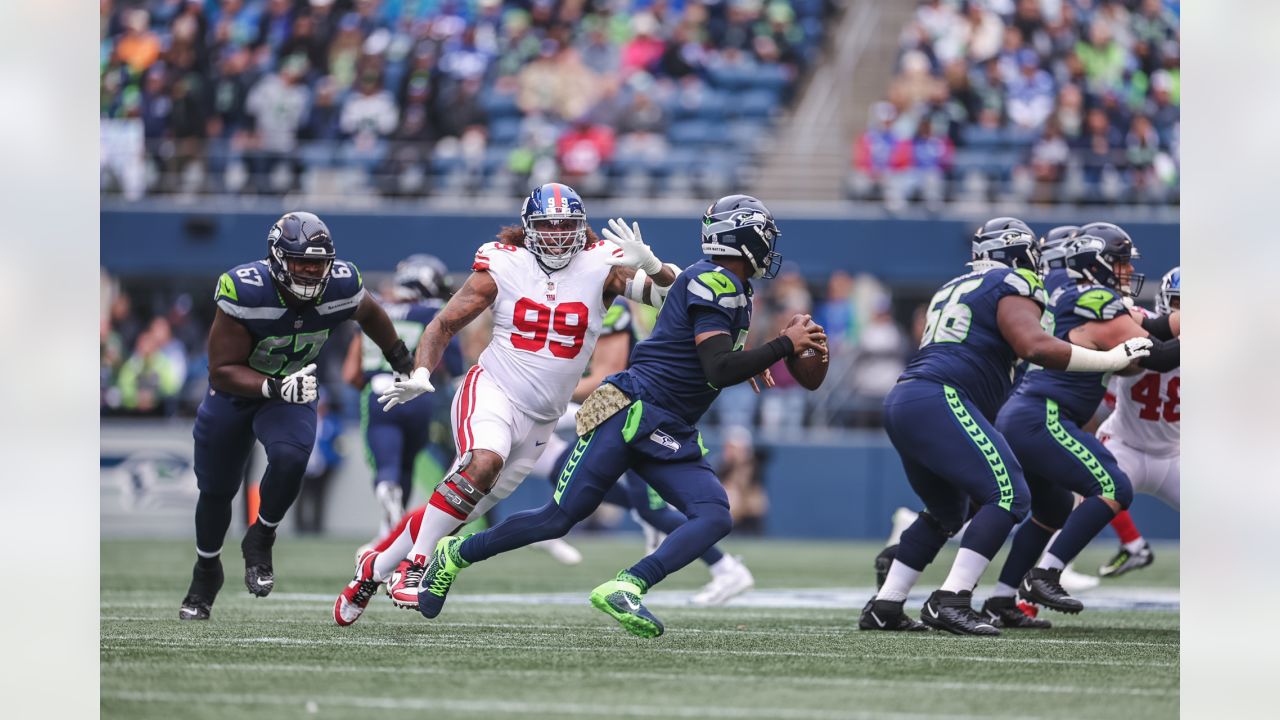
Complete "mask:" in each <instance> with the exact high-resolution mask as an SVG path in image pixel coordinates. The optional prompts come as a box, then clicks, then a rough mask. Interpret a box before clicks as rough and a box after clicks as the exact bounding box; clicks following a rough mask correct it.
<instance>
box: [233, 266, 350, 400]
mask: <svg viewBox="0 0 1280 720" xmlns="http://www.w3.org/2000/svg"><path fill="white" fill-rule="evenodd" d="M364 295H365V289H364V283H363V281H362V280H361V278H360V271H359V270H358V269H356V266H355V265H353V264H351V263H349V262H344V261H342V260H335V261H334V262H333V269H332V270H331V271H330V274H329V282H328V283H327V284H326V285H325V289H324V292H323V293H321V295H320V297H318V298H316V299H315V300H310V301H307V302H306V303H305V304H303V305H301V306H300V307H298V308H297V309H295V308H294V307H292V306H290V305H288V304H286V303H285V300H284V295H282V294H281V292H280V291H279V290H278V289H276V286H275V283H274V282H272V280H271V274H270V271H269V270H268V269H267V263H266V261H265V260H258V261H256V262H251V263H245V264H244V265H239V266H237V267H234V268H232V269H231V270H229V271H228V272H225V273H223V274H222V276H221V277H219V278H218V289H217V290H216V291H215V292H214V301H215V302H216V303H217V304H218V308H219V309H221V310H222V312H223V313H225V314H226V315H227V316H228V317H230V318H232V319H233V320H235V321H236V322H238V323H240V324H241V325H243V326H244V327H245V329H246V330H248V331H249V336H250V337H251V338H252V341H253V350H251V351H250V353H249V362H248V364H249V367H251V368H253V369H254V370H257V371H258V372H260V373H262V374H263V375H269V376H273V377H280V376H283V375H289V374H291V373H295V372H297V371H298V370H301V369H302V368H303V367H304V366H306V365H307V364H309V363H311V362H313V361H314V360H315V358H316V356H317V355H319V354H320V348H322V347H324V344H325V342H327V341H328V340H329V333H331V332H332V331H333V330H334V328H336V327H338V326H339V325H341V324H342V323H343V322H345V321H346V320H349V319H350V318H351V316H352V315H354V314H355V311H356V308H357V307H359V306H360V301H361V300H363V299H364Z"/></svg>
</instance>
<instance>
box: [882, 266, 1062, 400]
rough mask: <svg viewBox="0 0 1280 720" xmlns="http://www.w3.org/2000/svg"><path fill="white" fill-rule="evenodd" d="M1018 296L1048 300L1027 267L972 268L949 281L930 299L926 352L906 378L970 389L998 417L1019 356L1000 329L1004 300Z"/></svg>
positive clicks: (923, 341)
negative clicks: (1000, 306)
mask: <svg viewBox="0 0 1280 720" xmlns="http://www.w3.org/2000/svg"><path fill="white" fill-rule="evenodd" d="M1009 295H1017V296H1020V297H1026V298H1030V299H1032V300H1034V301H1035V302H1036V303H1037V304H1038V305H1040V307H1041V308H1044V307H1045V305H1046V299H1045V294H1044V285H1043V283H1042V282H1041V281H1040V276H1039V275H1037V274H1036V273H1034V272H1032V271H1030V270H1027V269H1023V268H1020V269H1017V270H1014V269H1010V268H996V269H993V270H988V271H985V272H972V273H969V274H967V275H961V276H960V277H958V278H956V279H954V280H952V281H951V282H949V283H947V284H946V285H943V286H942V288H941V289H940V290H938V292H937V293H935V294H934V296H933V299H932V300H930V301H929V306H928V317H927V321H926V324H925V329H924V336H923V338H922V339H921V341H920V351H919V352H918V353H916V354H915V356H914V357H912V358H911V360H910V362H908V363H907V369H906V370H905V371H904V372H903V373H902V379H904V380H907V379H921V380H932V381H934V382H938V383H942V384H944V385H950V386H952V387H954V388H956V389H957V390H959V391H960V392H962V393H964V394H965V395H966V396H967V397H968V398H969V399H970V400H971V401H972V402H973V403H974V405H975V406H977V408H978V410H979V411H980V412H982V414H983V415H985V416H986V417H987V418H988V419H994V418H995V416H996V413H997V412H998V411H999V409H1000V405H1001V404H1003V403H1004V401H1005V398H1006V397H1007V396H1008V394H1009V389H1010V387H1012V384H1013V369H1014V364H1015V363H1016V362H1017V360H1018V358H1017V356H1016V355H1015V354H1014V352H1013V348H1011V347H1010V346H1009V343H1008V342H1007V341H1006V340H1005V339H1004V336H1003V335H1002V334H1001V333H1000V326H999V324H998V323H997V320H996V311H997V308H998V307H999V304H1000V300H1001V299H1003V298H1005V297H1007V296H1009Z"/></svg>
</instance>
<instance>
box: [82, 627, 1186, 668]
mask: <svg viewBox="0 0 1280 720" xmlns="http://www.w3.org/2000/svg"><path fill="white" fill-rule="evenodd" d="M514 639H519V640H521V642H518V643H509V644H508V643H496V642H493V640H494V638H493V637H492V636H487V637H482V638H476V639H475V640H474V641H471V640H465V639H458V638H442V639H441V640H442V643H441V644H442V645H447V646H448V647H449V648H451V649H457V650H461V649H469V650H476V651H492V650H514V651H534V652H540V653H542V652H574V653H583V652H587V653H590V652H613V651H614V649H613V648H608V647H586V646H569V645H562V644H558V643H557V644H536V643H532V642H531V641H532V640H533V639H534V638H533V637H525V636H521V637H519V638H514ZM113 643H122V644H118V645H117V644H113ZM247 643H253V644H262V645H279V646H290V645H293V646H319V645H324V646H330V647H339V646H341V647H369V646H376V647H409V648H412V647H436V645H433V644H432V643H430V642H423V639H422V638H411V639H407V640H392V639H389V638H365V637H361V636H358V635H351V636H347V637H330V638H325V639H308V638H289V637H254V638H240V637H237V638H226V639H219V638H195V637H193V638H184V639H171V638H154V637H148V636H137V635H115V634H113V635H103V636H102V644H101V648H102V649H103V650H114V649H136V648H137V647H139V646H144V647H175V648H200V647H234V646H241V645H244V644H247ZM645 652H647V653H665V654H671V655H712V656H717V657H720V656H726V655H728V656H737V657H800V658H822V659H836V660H883V659H884V657H883V656H882V655H878V654H872V653H832V652H800V651H788V650H739V649H732V648H718V649H700V648H669V647H662V646H660V645H654V644H649V645H648V646H647V647H645ZM910 659H916V660H963V661H966V662H974V663H994V664H1015V665H1085V666H1093V667H1097V666H1114V667H1128V668H1132V667H1177V666H1178V663H1177V662H1174V661H1163V660H1143V661H1134V660H1100V659H1099V660H1074V659H1058V658H1025V657H1023V658H1015V657H989V656H985V655H945V654H925V653H921V654H917V655H912V656H911V658H910Z"/></svg>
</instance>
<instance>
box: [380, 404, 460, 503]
mask: <svg viewBox="0 0 1280 720" xmlns="http://www.w3.org/2000/svg"><path fill="white" fill-rule="evenodd" d="M433 412H434V409H433V408H432V404H431V401H430V400H429V399H427V398H419V399H418V400H417V401H416V402H411V403H406V404H404V405H399V406H397V407H394V408H391V410H390V412H383V410H382V405H380V404H379V403H378V400H377V398H376V397H374V396H373V394H372V393H371V392H370V391H369V389H368V388H365V390H364V393H363V394H362V395H361V396H360V424H361V428H362V429H363V430H364V440H365V447H366V448H367V449H368V453H369V456H368V460H369V465H370V467H372V468H373V485H374V487H377V486H378V485H380V484H382V483H396V484H397V485H399V486H400V489H401V491H402V492H403V497H404V500H405V502H406V503H407V502H408V501H409V494H410V492H411V491H412V490H413V467H414V463H415V462H416V461H417V458H418V453H420V452H422V450H423V449H425V448H426V447H427V442H428V439H429V438H430V435H431V418H432V413H433ZM437 460H441V458H437ZM447 462H448V460H442V464H444V463H447Z"/></svg>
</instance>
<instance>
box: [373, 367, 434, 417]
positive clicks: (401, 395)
mask: <svg viewBox="0 0 1280 720" xmlns="http://www.w3.org/2000/svg"><path fill="white" fill-rule="evenodd" d="M435 391H436V389H435V387H434V386H433V385H432V384H431V371H430V370H428V369H426V368H424V367H420V368H418V369H416V370H414V371H413V374H412V375H410V376H409V377H408V378H404V379H397V380H396V381H395V382H394V383H392V384H391V387H390V388H388V389H387V391H386V392H384V393H382V394H381V395H379V396H378V402H379V403H381V404H382V412H386V411H388V410H390V409H391V408H393V407H395V406H397V405H403V404H405V403H407V402H409V401H410V400H412V399H414V398H416V397H418V396H419V395H421V394H423V393H429V392H435Z"/></svg>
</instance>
